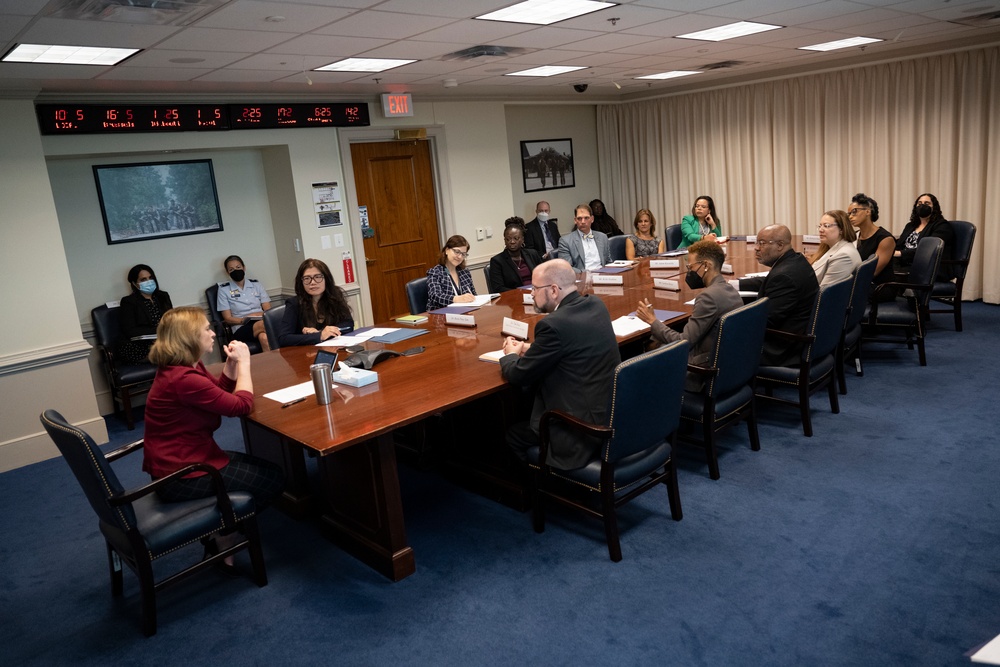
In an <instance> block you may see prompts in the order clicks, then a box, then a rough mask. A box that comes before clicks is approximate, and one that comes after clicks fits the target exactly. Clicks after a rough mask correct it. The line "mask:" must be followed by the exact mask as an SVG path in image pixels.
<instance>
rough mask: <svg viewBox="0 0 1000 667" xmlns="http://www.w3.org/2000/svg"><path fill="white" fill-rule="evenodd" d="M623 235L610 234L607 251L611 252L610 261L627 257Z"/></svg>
mask: <svg viewBox="0 0 1000 667" xmlns="http://www.w3.org/2000/svg"><path fill="white" fill-rule="evenodd" d="M626 238H627V237H625V236H612V237H611V238H609V239H608V251H609V252H610V254H611V261H612V262H614V261H616V260H619V259H627V258H626V257H625V239H626Z"/></svg>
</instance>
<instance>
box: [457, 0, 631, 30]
mask: <svg viewBox="0 0 1000 667" xmlns="http://www.w3.org/2000/svg"><path fill="white" fill-rule="evenodd" d="M617 4H618V3H615V2H597V1H596V0H525V2H519V3H517V4H516V5H512V6H510V7H506V8H504V9H498V10H497V11H495V12H490V13H488V14H483V15H482V16H477V17H476V18H477V19H483V20H484V21H508V22H510V23H533V24H536V25H550V24H552V23H556V22H558V21H565V20H566V19H571V18H573V17H575V16H583V15H584V14H589V13H591V12H596V11H598V10H600V9H607V8H608V7H614V6H616V5H617Z"/></svg>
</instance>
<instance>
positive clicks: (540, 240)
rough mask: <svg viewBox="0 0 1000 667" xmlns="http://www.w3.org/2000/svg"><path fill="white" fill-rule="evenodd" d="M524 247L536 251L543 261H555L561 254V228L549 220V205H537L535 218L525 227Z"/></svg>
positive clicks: (540, 203)
mask: <svg viewBox="0 0 1000 667" xmlns="http://www.w3.org/2000/svg"><path fill="white" fill-rule="evenodd" d="M524 247H525V248H527V249H528V250H534V251H535V252H537V253H538V254H539V255H541V256H542V259H543V260H548V259H555V258H556V257H557V256H558V254H559V226H558V225H557V224H556V221H555V220H550V219H549V203H548V202H547V201H540V202H538V203H537V204H535V218H534V220H532V221H531V222H529V223H528V224H526V225H525V226H524Z"/></svg>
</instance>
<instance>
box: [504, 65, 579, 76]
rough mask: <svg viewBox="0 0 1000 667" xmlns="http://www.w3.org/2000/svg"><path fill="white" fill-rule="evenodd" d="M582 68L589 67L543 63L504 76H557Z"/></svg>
mask: <svg viewBox="0 0 1000 667" xmlns="http://www.w3.org/2000/svg"><path fill="white" fill-rule="evenodd" d="M581 69H587V68H586V67H568V66H565V65H543V66H541V67H532V68H531V69H523V70H521V71H520V72H511V73H509V74H504V76H555V75H556V74H565V73H566V72H575V71H577V70H581Z"/></svg>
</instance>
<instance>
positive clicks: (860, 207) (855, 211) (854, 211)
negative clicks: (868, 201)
mask: <svg viewBox="0 0 1000 667" xmlns="http://www.w3.org/2000/svg"><path fill="white" fill-rule="evenodd" d="M868 210H870V209H869V208H868V207H867V206H859V207H857V208H852V209H851V210H850V211H848V212H847V215H857V214H858V211H868Z"/></svg>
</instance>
